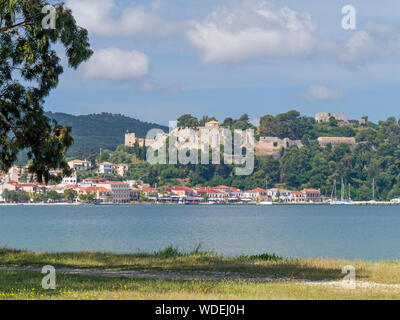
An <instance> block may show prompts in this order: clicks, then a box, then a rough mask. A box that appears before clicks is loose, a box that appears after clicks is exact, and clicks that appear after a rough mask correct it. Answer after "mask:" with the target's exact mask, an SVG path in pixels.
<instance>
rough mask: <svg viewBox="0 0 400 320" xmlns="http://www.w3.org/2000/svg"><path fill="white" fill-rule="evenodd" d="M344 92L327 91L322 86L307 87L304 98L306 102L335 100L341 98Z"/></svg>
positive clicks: (338, 90)
mask: <svg viewBox="0 0 400 320" xmlns="http://www.w3.org/2000/svg"><path fill="white" fill-rule="evenodd" d="M343 96H344V92H343V90H341V89H329V88H327V87H325V86H322V85H312V86H309V87H308V91H307V93H306V94H305V95H304V98H305V99H306V100H308V101H314V100H336V99H340V98H343Z"/></svg>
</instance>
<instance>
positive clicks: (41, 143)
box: [0, 0, 92, 182]
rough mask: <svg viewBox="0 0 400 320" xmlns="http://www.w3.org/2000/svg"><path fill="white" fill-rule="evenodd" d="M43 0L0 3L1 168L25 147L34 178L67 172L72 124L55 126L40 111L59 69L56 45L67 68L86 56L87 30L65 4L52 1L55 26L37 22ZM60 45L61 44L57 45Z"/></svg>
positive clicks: (56, 78) (9, 0)
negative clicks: (51, 170) (57, 169)
mask: <svg viewBox="0 0 400 320" xmlns="http://www.w3.org/2000/svg"><path fill="white" fill-rule="evenodd" d="M46 4H47V1H44V0H3V1H1V2H0V124H1V125H0V169H1V170H8V169H9V168H10V167H11V165H12V164H13V163H14V162H15V161H16V159H17V155H18V153H19V151H20V150H24V149H26V150H27V156H28V158H29V159H30V160H31V163H32V165H31V166H30V168H29V170H30V172H31V173H35V174H36V175H37V178H38V180H39V181H42V180H45V181H46V182H47V181H48V180H49V179H50V174H49V170H50V169H51V168H61V169H63V171H64V174H68V173H70V171H69V167H68V165H67V163H66V161H65V159H64V156H65V153H66V151H67V149H68V147H70V146H71V145H72V143H73V139H72V137H71V128H70V127H68V126H65V127H62V126H59V125H57V123H56V122H55V121H51V120H50V119H49V118H48V117H46V116H45V115H44V113H43V103H44V99H45V97H46V96H48V95H49V94H50V92H51V90H52V89H54V88H55V87H56V86H57V85H58V80H59V76H60V75H61V74H62V73H63V67H62V66H61V64H60V60H61V59H60V58H59V57H58V55H57V52H56V50H55V48H56V46H57V48H58V50H59V49H61V48H62V47H63V48H64V49H65V54H66V59H67V61H68V64H69V66H70V67H72V68H77V67H78V66H79V65H80V64H81V63H82V62H83V61H85V60H87V59H88V58H89V57H90V56H91V54H92V51H91V50H90V48H89V42H88V36H87V31H86V30H85V29H82V28H80V27H78V26H77V25H76V22H75V20H74V18H73V16H72V13H71V11H70V10H69V9H66V8H65V7H64V4H62V3H60V4H58V5H56V29H54V30H53V29H49V30H45V29H43V28H42V26H41V23H42V19H43V18H44V14H43V13H42V12H41V11H42V8H43V7H44V6H45V5H46ZM60 44H61V46H60Z"/></svg>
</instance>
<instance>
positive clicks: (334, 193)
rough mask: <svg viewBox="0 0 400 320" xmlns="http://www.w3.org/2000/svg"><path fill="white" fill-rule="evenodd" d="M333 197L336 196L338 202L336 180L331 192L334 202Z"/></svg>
mask: <svg viewBox="0 0 400 320" xmlns="http://www.w3.org/2000/svg"><path fill="white" fill-rule="evenodd" d="M333 195H335V200H336V180H335V179H333V185H332V191H331V199H332V200H333Z"/></svg>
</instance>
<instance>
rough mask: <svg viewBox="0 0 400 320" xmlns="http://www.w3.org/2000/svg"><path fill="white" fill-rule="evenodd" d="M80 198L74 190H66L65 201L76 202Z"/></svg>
mask: <svg viewBox="0 0 400 320" xmlns="http://www.w3.org/2000/svg"><path fill="white" fill-rule="evenodd" d="M77 197H78V192H76V191H75V190H74V189H66V190H64V199H66V200H69V201H72V202H74V201H75V199H76V198H77Z"/></svg>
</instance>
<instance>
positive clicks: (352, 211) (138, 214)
mask: <svg viewBox="0 0 400 320" xmlns="http://www.w3.org/2000/svg"><path fill="white" fill-rule="evenodd" d="M199 243H201V244H202V247H203V248H205V249H215V251H216V252H217V253H219V254H223V255H225V256H234V255H239V254H256V253H262V252H274V253H277V254H279V255H282V256H285V257H332V258H348V259H367V260H379V259H398V258H400V207H397V206H150V205H143V206H142V205H138V206H0V246H2V247H4V246H6V247H12V248H19V249H27V250H31V251H39V250H40V251H51V252H55V251H78V250H87V251H113V252H119V253H130V252H140V251H146V252H153V251H155V250H159V249H162V248H164V247H166V246H167V245H170V244H172V245H175V246H177V247H179V248H180V249H182V250H190V249H193V248H194V247H196V246H197V245H198V244H199Z"/></svg>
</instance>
